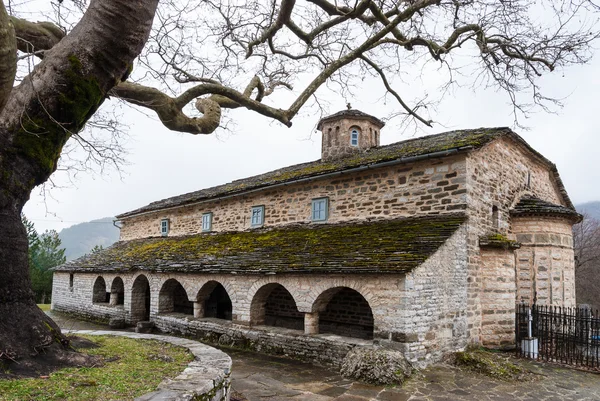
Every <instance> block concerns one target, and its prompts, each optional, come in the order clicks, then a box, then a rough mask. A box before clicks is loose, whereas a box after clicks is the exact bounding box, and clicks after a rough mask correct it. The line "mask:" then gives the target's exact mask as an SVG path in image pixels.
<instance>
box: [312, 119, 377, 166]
mask: <svg viewBox="0 0 600 401" xmlns="http://www.w3.org/2000/svg"><path fill="white" fill-rule="evenodd" d="M353 128H357V129H358V131H359V136H358V146H352V145H351V144H350V133H351V131H352V129H353ZM321 132H322V133H323V140H322V142H321V159H322V160H330V159H335V158H338V157H342V156H346V155H349V154H352V153H359V152H361V151H364V150H367V149H369V148H372V147H374V146H379V138H380V135H379V127H378V126H377V125H375V124H374V123H373V122H372V121H370V120H366V119H355V118H348V117H345V118H343V119H341V120H332V121H330V122H325V123H323V126H322V127H321Z"/></svg>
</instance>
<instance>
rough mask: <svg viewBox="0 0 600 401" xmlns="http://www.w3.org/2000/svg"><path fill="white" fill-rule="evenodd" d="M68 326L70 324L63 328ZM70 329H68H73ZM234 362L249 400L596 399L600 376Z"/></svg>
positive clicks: (253, 358) (237, 383) (240, 355)
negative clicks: (371, 378) (519, 377)
mask: <svg viewBox="0 0 600 401" xmlns="http://www.w3.org/2000/svg"><path fill="white" fill-rule="evenodd" d="M50 315H51V316H52V318H53V319H55V321H57V322H58V324H59V325H60V326H61V327H65V328H72V327H73V326H77V329H79V330H81V329H92V330H94V329H98V328H105V326H100V325H92V326H95V327H90V324H89V323H85V322H80V321H75V320H73V319H70V320H66V321H64V320H63V318H62V315H56V314H52V313H50ZM67 325H71V326H72V327H67ZM72 329H73V328H72ZM224 351H225V352H226V353H227V354H229V355H230V356H231V359H232V360H233V368H232V388H233V389H234V390H236V391H237V392H239V393H242V394H243V395H244V396H245V397H246V398H247V399H248V401H283V400H290V401H367V400H377V401H463V400H464V401H488V400H489V401H498V400H508V401H574V400H584V401H599V400H600V374H596V373H588V372H581V371H577V370H573V369H567V368H561V367H557V366H552V365H546V364H539V363H532V362H528V361H522V360H519V363H523V364H526V365H527V367H528V368H529V369H530V370H532V371H534V372H535V373H536V374H537V375H538V377H539V380H536V381H533V382H523V383H505V382H502V381H498V380H493V379H490V378H488V377H486V376H481V375H477V374H474V373H469V372H465V371H463V370H460V369H457V368H455V367H453V366H449V365H435V366H432V367H430V368H428V369H425V370H423V371H421V372H420V373H419V374H417V375H416V376H414V377H413V378H411V379H410V380H409V381H408V382H407V383H405V384H404V386H403V387H401V388H397V387H382V386H369V385H366V384H363V383H358V382H352V381H350V380H346V379H344V378H342V377H341V376H340V375H339V374H338V373H337V372H335V371H331V370H328V369H326V368H324V367H319V366H314V365H310V364H307V363H302V362H297V361H292V360H289V359H283V358H275V357H269V356H265V355H260V354H255V353H250V352H244V351H239V350H232V349H224Z"/></svg>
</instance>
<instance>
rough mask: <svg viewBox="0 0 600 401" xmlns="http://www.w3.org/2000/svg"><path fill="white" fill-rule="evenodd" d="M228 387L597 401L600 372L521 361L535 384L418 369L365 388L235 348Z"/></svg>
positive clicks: (329, 400)
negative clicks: (395, 383)
mask: <svg viewBox="0 0 600 401" xmlns="http://www.w3.org/2000/svg"><path fill="white" fill-rule="evenodd" d="M224 351H225V352H226V353H227V354H229V355H230V356H231V359H232V360H233V368H232V377H233V380H232V383H233V386H232V387H233V389H234V390H236V391H238V392H240V393H242V394H244V395H245V396H246V398H247V399H248V401H259V400H260V401H280V400H290V401H291V400H298V401H305V400H306V401H309V400H310V401H333V400H335V401H367V400H381V401H458V400H465V401H466V400H473V401H487V400H511V401H512V400H514V401H521V400H522V401H525V400H527V401H570V400H589V401H598V400H600V374H595V373H587V372H581V371H577V370H572V369H565V368H560V367H555V366H550V365H545V364H539V363H531V362H528V361H520V360H519V363H523V364H525V365H527V367H528V368H529V369H530V370H532V371H534V372H535V373H536V374H537V375H538V377H539V380H536V381H533V382H524V383H506V382H502V381H498V380H493V379H490V378H488V377H486V376H482V375H477V374H473V373H469V372H465V371H463V370H461V369H457V368H455V367H453V366H449V365H441V364H440V365H435V366H433V367H430V368H428V369H425V370H423V371H421V372H420V373H419V374H417V375H416V376H414V377H413V378H411V379H410V380H409V381H408V382H406V383H405V384H404V386H402V387H401V388H397V387H382V386H369V385H366V384H363V383H357V382H352V381H350V380H346V379H344V378H342V377H341V376H340V375H339V374H337V373H336V372H332V371H330V370H327V369H324V368H321V367H316V366H313V365H310V364H305V363H300V362H296V361H289V360H287V359H282V358H274V357H269V356H264V355H259V354H254V353H248V352H243V351H237V350H224Z"/></svg>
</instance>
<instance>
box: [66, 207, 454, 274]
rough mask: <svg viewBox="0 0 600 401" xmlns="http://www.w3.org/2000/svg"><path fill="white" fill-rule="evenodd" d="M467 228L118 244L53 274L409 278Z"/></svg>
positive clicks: (431, 223) (312, 228)
mask: <svg viewBox="0 0 600 401" xmlns="http://www.w3.org/2000/svg"><path fill="white" fill-rule="evenodd" d="M464 220H465V217H464V215H446V216H428V217H417V218H403V219H397V220H379V221H375V222H363V223H356V222H355V223H344V224H303V225H294V226H286V227H283V228H271V229H257V230H252V231H243V232H226V233H211V234H199V235H193V236H182V237H164V238H145V239H136V240H131V241H122V242H117V243H116V244H115V245H113V246H111V247H110V248H107V249H105V250H103V251H100V252H97V253H94V254H92V255H87V256H84V257H82V258H79V259H77V260H74V261H71V262H68V263H66V264H64V265H61V266H59V267H57V268H56V269H55V270H57V271H129V270H150V271H165V272H205V273H219V272H237V273H251V274H252V273H263V274H264V273H302V272H323V273H385V272H389V273H393V272H406V271H409V270H411V269H413V268H415V267H417V266H418V265H419V264H421V263H423V262H424V261H425V260H426V259H427V258H428V257H429V256H431V255H432V254H433V253H434V252H435V251H436V250H437V249H438V248H439V247H440V246H441V245H442V244H443V243H444V242H445V241H446V240H447V239H448V238H449V237H450V236H451V235H452V234H453V233H454V232H455V231H456V229H457V228H458V227H459V226H460V225H461V224H462V223H463V222H464Z"/></svg>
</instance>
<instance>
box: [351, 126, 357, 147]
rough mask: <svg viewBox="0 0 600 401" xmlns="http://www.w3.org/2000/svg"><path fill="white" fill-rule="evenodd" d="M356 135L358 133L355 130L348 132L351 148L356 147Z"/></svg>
mask: <svg viewBox="0 0 600 401" xmlns="http://www.w3.org/2000/svg"><path fill="white" fill-rule="evenodd" d="M358 135H359V132H358V130H357V129H356V128H352V131H351V132H350V145H351V146H358Z"/></svg>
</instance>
